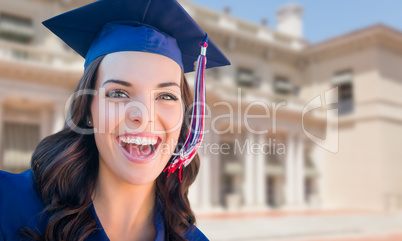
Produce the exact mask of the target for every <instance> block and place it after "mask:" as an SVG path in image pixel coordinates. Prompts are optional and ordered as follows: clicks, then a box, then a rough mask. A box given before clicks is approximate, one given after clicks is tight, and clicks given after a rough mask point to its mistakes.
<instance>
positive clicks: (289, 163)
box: [285, 133, 295, 206]
mask: <svg viewBox="0 0 402 241" xmlns="http://www.w3.org/2000/svg"><path fill="white" fill-rule="evenodd" d="M294 145H295V136H294V134H293V133H289V135H288V137H287V144H286V165H285V199H286V200H285V203H286V206H291V205H294V203H295V158H294Z"/></svg>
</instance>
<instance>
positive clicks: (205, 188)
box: [199, 133, 212, 210]
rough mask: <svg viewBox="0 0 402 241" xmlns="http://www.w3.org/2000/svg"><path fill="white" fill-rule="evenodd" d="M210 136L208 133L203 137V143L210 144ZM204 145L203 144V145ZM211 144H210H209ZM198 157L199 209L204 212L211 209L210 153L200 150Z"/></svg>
mask: <svg viewBox="0 0 402 241" xmlns="http://www.w3.org/2000/svg"><path fill="white" fill-rule="evenodd" d="M210 135H211V134H210V133H208V134H206V135H205V136H204V138H205V139H204V141H203V143H204V142H205V143H210V142H211V139H212V138H211V136H210ZM205 143H204V144H205ZM210 144H212V143H210ZM199 155H200V159H201V160H200V161H201V163H200V165H201V167H200V173H199V175H200V183H199V184H200V186H201V192H200V193H201V196H200V197H199V198H200V200H201V207H202V209H204V210H208V209H211V207H212V205H211V153H210V151H209V149H207V150H202V152H201V153H199Z"/></svg>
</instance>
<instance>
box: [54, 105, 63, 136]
mask: <svg viewBox="0 0 402 241" xmlns="http://www.w3.org/2000/svg"><path fill="white" fill-rule="evenodd" d="M64 108H65V105H64V104H61V103H55V104H54V105H53V128H52V133H56V132H59V131H61V130H62V128H63V126H64V122H65V120H66V116H65V115H64Z"/></svg>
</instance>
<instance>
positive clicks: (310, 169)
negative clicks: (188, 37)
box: [0, 0, 402, 241]
mask: <svg viewBox="0 0 402 241" xmlns="http://www.w3.org/2000/svg"><path fill="white" fill-rule="evenodd" d="M90 2H91V1H76V0H1V1H0V136H1V139H0V141H1V142H0V169H1V170H6V171H10V172H15V173H19V172H21V171H24V170H26V169H28V168H29V161H30V157H31V154H32V152H33V151H34V150H35V148H36V146H37V144H38V143H39V142H40V140H42V139H43V138H45V137H46V136H48V135H50V134H52V133H55V132H57V131H59V130H60V129H61V128H62V127H63V124H64V121H65V116H66V112H65V108H66V101H67V99H68V98H69V97H70V95H71V94H72V93H73V91H74V89H75V86H76V84H77V83H78V80H79V79H80V77H81V74H82V72H83V67H82V66H83V59H82V58H81V57H80V56H78V55H77V54H76V53H75V52H74V51H73V50H71V49H70V48H69V47H68V46H67V45H66V44H64V43H63V42H62V41H60V40H59V39H58V38H57V37H55V36H54V35H53V34H51V33H50V32H49V31H48V30H47V29H45V27H43V26H42V24H41V22H42V21H43V20H45V19H48V18H50V17H52V16H55V15H57V14H59V13H61V12H64V11H67V10H70V9H73V8H76V7H79V6H82V5H85V4H87V3H90ZM179 2H180V3H181V4H182V6H183V7H184V8H185V9H186V10H187V11H188V13H189V14H190V15H191V16H192V17H193V18H194V19H195V20H196V21H197V23H199V24H200V26H201V27H202V28H203V29H204V30H205V31H206V32H207V33H208V35H209V36H210V37H211V39H212V40H213V41H214V42H215V43H216V44H217V45H218V46H219V47H220V48H221V50H222V51H223V52H224V53H225V54H226V55H227V56H228V58H229V59H230V60H231V62H232V65H231V66H227V67H223V68H215V69H211V70H207V73H206V82H207V84H206V87H207V102H208V107H209V110H210V115H209V116H208V118H207V119H206V130H208V133H207V134H206V136H205V138H204V141H203V145H202V147H201V149H200V151H199V154H200V157H201V170H200V173H199V175H198V177H197V180H196V182H195V184H194V185H193V186H192V187H191V189H190V193H189V198H190V202H191V204H192V207H193V209H194V210H195V213H196V215H197V217H198V226H199V227H200V229H201V230H202V231H203V232H204V233H205V234H206V235H207V236H208V237H209V238H210V239H211V240H306V241H318V240H332V241H335V240H336V241H347V240H386V241H391V240H392V241H394V240H395V241H396V240H402V148H401V144H402V95H401V93H402V68H401V67H402V32H401V29H402V24H401V23H402V21H401V17H400V13H399V12H398V10H399V9H401V7H402V3H399V2H396V1H383V2H381V3H380V2H374V1H371V2H370V1H354V2H353V3H352V2H346V1H336V2H325V3H324V2H318V3H312V1H299V2H297V3H290V2H288V1H286V0H280V1H255V0H254V1H223V0H222V1H210V0H205V1H201V0H193V1H191V0H180V1H179ZM93 17H95V16H88V19H89V18H93ZM193 78H194V75H193V74H191V73H190V74H188V76H187V79H188V80H189V82H190V84H192V82H193ZM245 116H247V119H246V118H243V117H245ZM214 145H215V146H214ZM253 145H254V146H255V147H256V150H257V151H252V149H253Z"/></svg>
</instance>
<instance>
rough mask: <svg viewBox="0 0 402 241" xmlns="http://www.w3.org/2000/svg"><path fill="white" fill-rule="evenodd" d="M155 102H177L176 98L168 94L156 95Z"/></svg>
mask: <svg viewBox="0 0 402 241" xmlns="http://www.w3.org/2000/svg"><path fill="white" fill-rule="evenodd" d="M156 99H157V100H174V101H176V100H178V98H177V97H176V96H175V95H173V94H170V93H162V94H160V95H158V97H157V98H156Z"/></svg>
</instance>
